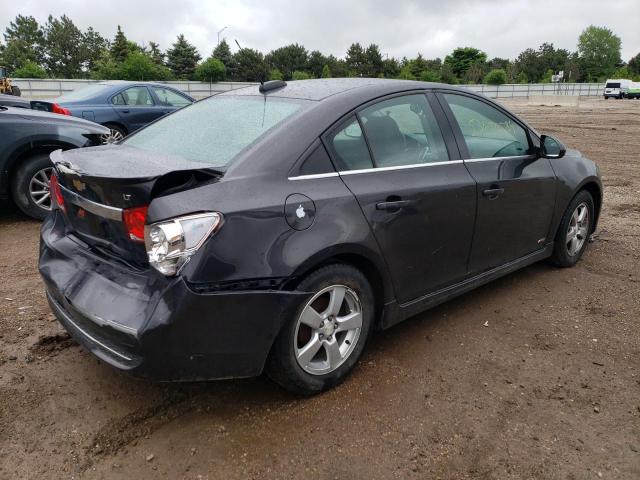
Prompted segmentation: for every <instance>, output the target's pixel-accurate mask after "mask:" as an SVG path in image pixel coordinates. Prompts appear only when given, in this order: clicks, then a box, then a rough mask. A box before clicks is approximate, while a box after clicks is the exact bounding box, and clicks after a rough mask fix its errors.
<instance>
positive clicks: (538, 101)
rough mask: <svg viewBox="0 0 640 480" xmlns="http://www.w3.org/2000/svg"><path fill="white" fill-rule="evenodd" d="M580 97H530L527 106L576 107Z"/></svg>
mask: <svg viewBox="0 0 640 480" xmlns="http://www.w3.org/2000/svg"><path fill="white" fill-rule="evenodd" d="M579 100H580V97H578V96H575V95H532V96H530V97H529V100H528V102H527V103H528V104H529V105H545V106H551V107H554V106H560V107H577V106H578V102H579Z"/></svg>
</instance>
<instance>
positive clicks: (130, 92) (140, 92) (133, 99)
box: [111, 87, 154, 107]
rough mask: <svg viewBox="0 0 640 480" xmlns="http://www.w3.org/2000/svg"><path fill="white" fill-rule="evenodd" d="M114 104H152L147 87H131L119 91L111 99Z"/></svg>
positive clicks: (143, 105)
mask: <svg viewBox="0 0 640 480" xmlns="http://www.w3.org/2000/svg"><path fill="white" fill-rule="evenodd" d="M111 103H112V104H114V105H128V106H142V107H148V106H152V105H154V102H153V98H151V94H150V93H149V90H147V87H131V88H127V89H126V90H124V91H122V92H120V93H119V94H117V95H116V96H114V97H113V98H112V99H111Z"/></svg>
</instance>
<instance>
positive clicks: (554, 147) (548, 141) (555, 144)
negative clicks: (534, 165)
mask: <svg viewBox="0 0 640 480" xmlns="http://www.w3.org/2000/svg"><path fill="white" fill-rule="evenodd" d="M565 153H567V149H566V148H565V146H564V145H563V144H562V143H561V142H560V141H559V140H556V139H555V138H553V137H550V136H549V135H542V136H541V137H540V156H541V157H543V158H562V157H564V154H565Z"/></svg>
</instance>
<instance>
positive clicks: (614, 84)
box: [605, 82, 620, 88]
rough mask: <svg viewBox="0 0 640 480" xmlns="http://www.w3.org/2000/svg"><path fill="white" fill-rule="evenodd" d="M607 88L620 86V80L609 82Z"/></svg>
mask: <svg viewBox="0 0 640 480" xmlns="http://www.w3.org/2000/svg"><path fill="white" fill-rule="evenodd" d="M605 88H620V83H619V82H609V83H607V86H606V87H605Z"/></svg>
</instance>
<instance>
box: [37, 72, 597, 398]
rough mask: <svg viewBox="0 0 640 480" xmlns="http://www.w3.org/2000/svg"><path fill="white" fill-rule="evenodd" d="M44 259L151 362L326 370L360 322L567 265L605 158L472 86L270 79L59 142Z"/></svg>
mask: <svg viewBox="0 0 640 480" xmlns="http://www.w3.org/2000/svg"><path fill="white" fill-rule="evenodd" d="M52 159H53V161H54V162H55V165H56V175H57V176H56V177H55V178H56V181H55V182H52V183H53V184H54V187H55V196H56V202H57V204H58V206H59V207H58V209H57V210H56V211H55V212H54V214H52V215H51V216H49V217H48V218H47V220H46V222H45V223H44V224H43V226H42V238H41V254H40V272H41V274H42V277H43V278H44V281H45V283H46V288H47V295H48V298H49V301H50V305H51V308H52V309H53V311H54V312H55V314H56V316H57V318H58V319H59V321H60V322H61V323H62V325H63V326H64V327H65V328H66V329H67V330H68V331H69V332H70V333H71V334H72V335H73V336H74V337H75V338H76V339H77V340H78V341H79V342H81V343H82V344H84V345H85V346H86V347H87V348H88V349H89V350H90V351H92V352H93V353H94V354H95V355H97V356H98V357H100V358H101V359H103V360H104V361H106V362H108V363H110V364H111V365H113V366H115V367H117V368H119V369H122V370H126V371H129V372H132V373H135V374H139V375H144V376H150V377H154V378H158V379H164V380H188V379H213V378H227V377H248V376H253V375H258V374H260V372H262V371H263V369H266V371H267V373H268V374H269V375H270V376H271V378H273V379H275V380H276V381H277V382H279V383H280V384H281V385H283V386H284V387H286V388H288V389H289V390H292V391H294V392H299V393H314V392H319V391H321V390H323V389H326V388H328V387H331V386H333V385H336V384H337V383H338V382H340V380H342V379H343V378H344V376H345V375H346V374H347V372H348V371H349V370H351V368H352V367H353V366H354V365H355V364H356V362H357V361H358V358H360V356H361V354H362V351H363V348H364V346H365V343H366V341H367V339H368V338H369V335H370V334H371V332H372V331H373V330H374V329H384V328H388V327H390V326H392V325H394V324H395V323H397V322H399V321H401V320H403V319H405V318H407V317H410V316H412V315H415V314H417V313H418V312H421V311H423V310H425V309H427V308H430V307H432V306H434V305H436V304H439V303H441V302H443V301H445V300H448V299H450V298H452V297H455V296H457V295H460V294H462V293H464V292H466V291H468V290H471V289H473V288H475V287H477V286H479V285H482V284H485V283H487V282H489V281H491V280H493V279H495V278H498V277H500V276H502V275H505V274H507V273H509V272H513V271H514V270H516V269H518V268H522V267H524V266H526V265H529V264H532V263H534V262H537V261H539V260H543V259H550V260H551V261H552V262H553V263H554V264H555V265H559V266H565V267H568V266H572V265H574V264H575V263H576V262H577V261H578V259H579V258H580V257H581V255H582V254H583V252H584V251H585V249H586V248H587V244H588V238H589V235H590V234H591V232H593V231H594V229H595V227H596V222H597V220H598V215H599V212H600V205H601V202H602V184H601V182H600V177H599V172H598V167H597V166H596V164H595V163H593V162H592V161H591V160H588V159H587V158H585V157H583V156H582V154H580V152H578V151H575V150H565V148H564V147H563V146H562V144H561V143H560V142H559V141H558V140H554V139H553V138H552V137H548V136H545V135H539V134H538V133H536V132H535V131H534V130H533V129H532V128H531V127H529V126H528V125H527V124H525V123H524V122H523V121H522V120H520V119H519V118H518V117H516V116H515V115H513V114H511V113H510V112H509V111H507V110H505V109H504V108H503V107H501V106H500V105H498V104H496V103H494V102H492V101H491V100H488V99H487V98H484V97H482V96H479V95H476V94H473V93H470V92H468V91H467V90H464V89H460V88H455V87H452V86H449V85H438V84H429V83H421V82H409V81H395V80H379V79H332V80H310V81H300V82H290V83H289V84H288V85H287V84H285V83H284V82H275V83H272V82H268V83H267V84H265V85H264V86H261V87H257V86H256V87H248V88H245V89H241V90H236V91H232V92H228V93H225V94H222V95H219V96H217V97H214V98H210V99H208V100H204V101H201V102H198V103H196V104H194V105H192V106H191V107H188V108H185V109H184V110H181V111H179V112H176V113H175V114H173V115H171V116H169V117H167V118H165V119H162V120H161V121H159V122H156V123H154V124H153V125H151V126H149V127H147V128H145V129H143V130H141V131H140V132H137V133H136V134H134V135H132V136H130V137H128V138H127V139H125V140H124V141H123V142H121V143H120V144H118V145H115V146H108V147H98V148H91V149H85V150H83V151H78V150H75V151H71V152H63V153H61V152H54V153H53V154H52Z"/></svg>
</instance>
